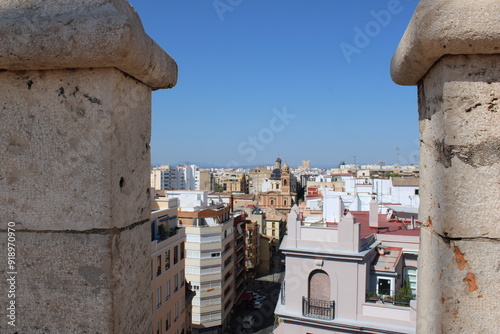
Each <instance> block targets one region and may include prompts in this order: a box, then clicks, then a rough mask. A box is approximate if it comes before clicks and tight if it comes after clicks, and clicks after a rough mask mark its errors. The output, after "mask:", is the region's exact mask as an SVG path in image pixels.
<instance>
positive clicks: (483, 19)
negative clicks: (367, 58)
mask: <svg viewBox="0 0 500 334" xmlns="http://www.w3.org/2000/svg"><path fill="white" fill-rule="evenodd" d="M391 74H392V77H393V80H394V81H395V82H396V83H399V84H403V85H416V84H418V105H419V123H420V142H421V145H420V167H421V173H420V199H421V202H420V209H419V217H420V221H422V230H421V241H420V252H419V259H418V295H417V298H418V306H417V307H418V310H417V331H418V332H419V333H492V332H495V331H497V327H498V326H497V322H498V321H497V317H498V316H497V314H498V311H497V310H498V309H499V308H500V299H499V298H498V291H499V286H500V285H499V282H498V278H497V277H496V276H498V275H497V274H498V254H499V252H500V244H499V240H500V224H499V223H498V213H499V212H500V201H499V200H498V199H499V198H500V187H499V183H498V181H499V180H500V132H499V129H500V118H499V117H500V104H499V99H500V2H499V1H497V0H481V1H466V0H456V1H445V0H439V1H436V0H422V1H421V2H420V4H419V5H418V7H417V9H416V12H415V14H414V16H413V19H412V21H411V22H410V25H409V27H408V29H407V31H406V33H405V35H404V36H403V39H402V41H401V43H400V46H399V48H398V50H397V51H396V54H395V55H394V57H393V59H392V64H391Z"/></svg>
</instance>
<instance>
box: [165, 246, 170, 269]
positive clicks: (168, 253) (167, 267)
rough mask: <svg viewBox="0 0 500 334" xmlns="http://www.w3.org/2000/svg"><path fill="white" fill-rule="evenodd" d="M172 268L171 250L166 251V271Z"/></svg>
mask: <svg viewBox="0 0 500 334" xmlns="http://www.w3.org/2000/svg"><path fill="white" fill-rule="evenodd" d="M169 268H170V250H168V251H166V252H165V271H167V270H168V269H169Z"/></svg>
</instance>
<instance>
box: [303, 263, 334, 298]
mask: <svg viewBox="0 0 500 334" xmlns="http://www.w3.org/2000/svg"><path fill="white" fill-rule="evenodd" d="M308 292H309V298H310V299H317V300H330V276H328V274H327V273H326V272H324V271H323V270H314V271H313V272H312V273H311V274H310V275H309V289H308Z"/></svg>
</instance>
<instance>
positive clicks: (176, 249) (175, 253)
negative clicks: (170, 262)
mask: <svg viewBox="0 0 500 334" xmlns="http://www.w3.org/2000/svg"><path fill="white" fill-rule="evenodd" d="M177 262H179V246H175V247H174V266H175V265H176V264H177Z"/></svg>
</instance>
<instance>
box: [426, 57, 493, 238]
mask: <svg viewBox="0 0 500 334" xmlns="http://www.w3.org/2000/svg"><path fill="white" fill-rule="evenodd" d="M499 99H500V56H496V55H469V56H446V57H443V58H442V59H441V60H440V61H439V62H438V63H436V65H434V67H433V68H432V69H431V70H430V71H429V72H428V73H427V75H426V76H425V78H424V80H423V81H422V82H421V83H420V86H419V113H420V137H421V156H420V164H421V166H422V171H421V173H422V175H421V176H422V178H421V181H420V194H421V203H420V207H421V210H420V217H421V218H420V219H421V220H423V221H424V223H425V224H426V225H432V229H433V230H434V231H435V232H436V233H439V234H440V235H442V236H446V237H450V238H462V237H464V238H474V237H478V238H479V237H485V238H499V237H500V224H498V223H497V217H496V214H495V212H496V213H498V212H500V201H499V200H498V199H499V198H500V187H499V186H498V180H500V132H499V131H498V129H499V128H500V113H499V112H500V106H499V103H498V100H499Z"/></svg>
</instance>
